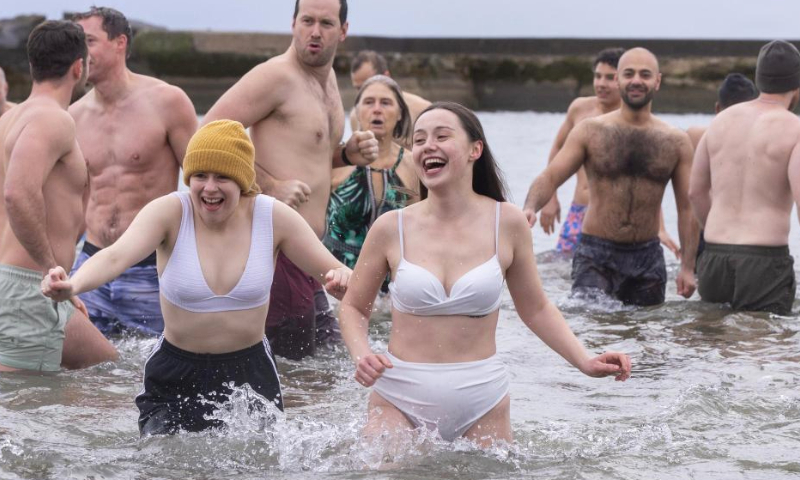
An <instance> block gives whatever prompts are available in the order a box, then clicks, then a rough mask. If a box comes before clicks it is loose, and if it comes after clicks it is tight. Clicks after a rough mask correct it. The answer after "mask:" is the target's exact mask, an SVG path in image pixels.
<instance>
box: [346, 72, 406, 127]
mask: <svg viewBox="0 0 800 480" xmlns="http://www.w3.org/2000/svg"><path fill="white" fill-rule="evenodd" d="M374 83H381V84H383V85H386V86H387V87H389V90H391V91H392V93H393V94H394V100H395V101H396V102H397V106H398V107H400V118H399V119H398V120H397V125H395V126H394V130H393V131H392V136H393V137H394V138H396V139H398V140H400V141H401V142H405V141H406V140H407V139H408V135H409V134H410V132H411V113H410V112H409V110H408V104H407V103H406V101H405V99H404V98H403V92H402V90H400V85H398V84H397V82H395V81H394V80H392V78H391V77H387V76H386V75H374V76H372V77H370V78H368V79H367V81H366V82H364V84H363V85H361V88H360V89H359V90H358V95H356V102H355V105H356V107H358V103H359V102H360V101H361V96H362V95H363V94H364V91H365V90H366V89H367V87H369V86H370V85H372V84H374Z"/></svg>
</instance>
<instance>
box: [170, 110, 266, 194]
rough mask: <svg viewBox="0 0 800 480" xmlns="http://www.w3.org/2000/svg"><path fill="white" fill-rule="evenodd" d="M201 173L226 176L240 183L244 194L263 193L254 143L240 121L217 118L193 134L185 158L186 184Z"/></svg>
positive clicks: (184, 175)
mask: <svg viewBox="0 0 800 480" xmlns="http://www.w3.org/2000/svg"><path fill="white" fill-rule="evenodd" d="M199 172H206V173H216V174H219V175H225V176H226V177H228V178H230V179H231V180H233V181H235V182H236V184H237V185H239V188H240V189H241V190H242V194H243V195H246V196H252V195H255V194H257V193H261V189H260V188H259V187H258V184H256V170H255V149H254V148H253V142H252V141H250V137H249V136H248V135H247V132H246V131H245V129H244V127H243V126H242V124H241V123H239V122H235V121H233V120H216V121H214V122H211V123H209V124H208V125H206V126H204V127H203V128H201V129H200V130H198V131H197V133H195V134H194V136H192V139H191V140H189V145H187V147H186V157H184V159H183V181H184V183H186V185H189V178H190V177H191V176H192V175H194V174H195V173H199Z"/></svg>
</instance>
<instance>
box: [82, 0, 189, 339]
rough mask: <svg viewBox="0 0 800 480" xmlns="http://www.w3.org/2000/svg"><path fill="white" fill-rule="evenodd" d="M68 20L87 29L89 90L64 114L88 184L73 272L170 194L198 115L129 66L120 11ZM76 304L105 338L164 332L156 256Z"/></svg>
mask: <svg viewBox="0 0 800 480" xmlns="http://www.w3.org/2000/svg"><path fill="white" fill-rule="evenodd" d="M74 18H76V21H77V22H78V23H79V24H80V25H81V26H83V28H84V30H85V31H86V41H87V45H88V48H89V57H90V60H89V83H91V84H92V86H93V88H92V90H90V91H89V92H88V93H87V94H86V95H84V96H83V98H81V99H80V100H78V101H77V102H75V103H74V104H73V105H72V106H71V107H70V109H69V112H70V113H71V114H72V116H73V117H74V118H75V124H76V126H77V136H78V143H79V144H80V146H81V150H82V151H83V154H84V155H85V157H86V165H87V166H88V167H89V185H90V187H91V188H90V195H89V202H88V205H87V210H86V240H85V242H84V244H83V250H82V251H81V253H80V255H79V256H78V259H77V260H76V262H75V265H74V267H73V269H77V268H78V267H80V266H81V265H82V264H83V262H85V261H86V260H87V259H88V258H89V257H91V256H92V255H94V254H95V253H97V252H98V251H100V250H101V249H103V248H105V247H107V246H109V245H111V244H112V243H114V242H115V241H116V240H117V239H118V238H119V237H120V236H121V235H122V234H123V233H124V232H125V230H126V229H127V228H128V226H129V225H130V223H131V222H132V221H133V218H134V217H135V216H136V214H137V213H139V210H141V209H142V207H144V206H145V205H147V203H149V202H150V201H151V200H153V199H155V198H158V197H160V196H162V195H166V194H168V193H170V192H173V191H175V189H176V188H177V185H178V171H179V169H180V166H181V163H182V162H183V155H184V153H185V151H186V145H187V143H188V142H189V138H191V136H192V134H193V133H194V131H195V130H196V129H197V115H196V113H195V110H194V106H193V105H192V102H191V101H190V100H189V97H187V96H186V94H185V93H183V91H182V90H181V89H179V88H177V87H174V86H172V85H169V84H167V83H165V82H163V81H161V80H158V79H155V78H152V77H147V76H144V75H139V74H136V73H133V72H131V71H130V70H129V69H128V67H127V65H126V61H125V59H126V58H127V56H128V53H129V52H130V44H131V28H130V25H129V24H128V21H127V19H126V18H125V16H124V15H123V14H122V13H121V12H119V11H117V10H114V9H112V8H106V7H92V9H91V10H89V11H88V12H85V13H81V14H78V15H76V16H75V17H74ZM81 299H82V300H83V301H84V302H85V303H86V307H87V308H88V310H89V314H90V316H91V318H92V321H93V322H94V323H95V325H97V327H98V328H100V330H101V331H103V333H105V334H107V335H109V334H116V333H121V332H124V331H136V332H141V333H145V334H150V335H159V334H161V332H162V331H163V329H164V320H163V317H162V316H161V305H160V298H159V290H158V272H157V271H156V258H155V252H153V254H152V255H150V256H149V257H147V258H145V259H143V260H142V261H141V262H139V263H138V264H136V265H134V266H133V267H131V268H130V269H128V270H127V271H126V272H125V273H123V274H122V275H121V276H120V277H118V278H117V279H115V280H114V281H112V282H111V283H107V284H105V285H102V286H101V287H100V288H98V289H96V290H93V291H91V292H87V293H84V294H81Z"/></svg>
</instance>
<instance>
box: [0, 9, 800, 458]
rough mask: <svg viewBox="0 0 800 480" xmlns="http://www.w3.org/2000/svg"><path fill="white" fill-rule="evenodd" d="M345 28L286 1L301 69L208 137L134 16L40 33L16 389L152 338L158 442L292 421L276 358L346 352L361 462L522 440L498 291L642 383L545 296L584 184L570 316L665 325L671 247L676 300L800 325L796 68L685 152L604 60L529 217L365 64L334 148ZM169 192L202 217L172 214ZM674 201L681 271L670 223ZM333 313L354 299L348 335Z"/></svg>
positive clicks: (12, 297) (151, 419)
mask: <svg viewBox="0 0 800 480" xmlns="http://www.w3.org/2000/svg"><path fill="white" fill-rule="evenodd" d="M347 29H348V23H347V2H346V0H296V3H295V12H294V18H293V20H292V43H291V45H290V47H289V48H288V50H287V51H286V52H285V53H284V54H282V55H279V56H276V57H274V58H272V59H270V60H268V61H266V62H264V63H262V64H260V65H258V66H256V67H255V68H253V69H252V70H251V71H250V72H249V73H247V74H246V75H244V76H243V77H242V78H241V79H240V80H239V81H238V82H237V83H236V84H235V85H234V86H233V87H231V88H230V90H228V91H227V92H226V93H225V94H224V95H223V96H222V97H221V98H220V99H219V100H218V101H217V102H216V103H215V104H214V106H213V107H212V108H211V110H210V111H209V112H208V113H207V114H206V116H205V117H204V119H203V124H202V126H200V127H199V128H198V125H197V116H196V113H195V110H194V108H193V106H192V104H191V102H190V100H189V99H188V97H187V96H186V95H185V94H184V93H183V92H182V91H181V90H180V89H178V88H176V87H174V86H170V85H168V84H167V83H165V82H163V81H161V80H157V79H154V78H151V77H147V76H144V75H139V74H136V73H133V72H132V71H130V70H129V69H128V68H127V66H126V58H127V56H128V52H129V51H130V45H131V38H132V33H131V29H130V26H129V24H128V22H127V20H126V19H125V17H124V15H123V14H122V13H120V12H118V11H116V10H114V9H110V8H97V7H93V8H92V9H91V10H90V11H88V12H86V13H82V14H78V15H75V16H74V18H73V19H72V21H47V22H44V23H43V24H41V25H39V26H37V27H36V28H35V29H34V30H33V32H32V33H31V34H30V37H29V40H28V46H27V48H28V56H29V61H30V67H31V74H32V78H33V86H32V89H31V94H30V96H29V97H28V99H26V100H25V101H24V102H22V103H20V104H19V105H16V106H11V105H8V104H6V102H5V92H6V91H7V86H6V84H5V82H4V81H3V82H2V84H1V85H0V87H2V88H0V92H2V93H3V104H2V107H3V110H2V111H3V114H2V116H0V139H2V141H3V144H4V145H5V148H4V149H3V150H2V151H0V159H2V165H3V168H2V170H0V191H2V194H3V196H2V201H0V371H14V370H26V371H43V372H46V371H57V370H59V369H60V368H81V367H86V366H90V365H95V364H97V363H100V362H104V361H114V360H116V359H117V356H118V354H117V352H116V350H115V348H114V346H113V344H112V343H110V342H109V340H108V339H107V337H108V336H112V337H113V335H115V334H119V333H124V332H130V331H133V332H138V333H140V334H146V335H157V336H158V341H157V343H156V346H155V348H154V349H153V351H152V353H151V354H150V356H149V357H148V359H147V361H146V363H145V365H144V380H143V383H144V388H143V390H142V392H141V393H140V394H139V395H138V396H137V397H136V405H137V407H138V408H139V411H140V416H139V429H140V432H141V433H142V434H143V435H150V434H170V433H176V432H179V431H201V430H205V429H208V428H210V427H214V426H216V425H218V421H216V420H213V419H210V418H211V417H210V415H209V414H210V413H212V412H213V408H214V407H213V405H214V404H213V403H211V402H208V401H206V400H212V401H215V402H220V401H223V400H224V398H225V396H226V395H227V394H229V393H230V391H231V390H230V385H243V384H249V385H250V386H251V387H252V388H253V389H254V390H255V391H256V392H258V393H259V394H260V395H262V396H263V397H264V398H266V399H268V400H269V401H271V402H273V403H274V404H275V405H276V407H277V408H279V409H281V410H283V407H284V404H283V401H284V399H283V396H282V392H281V384H280V379H279V374H278V369H277V366H276V359H275V358H276V356H283V357H287V358H293V359H300V358H303V357H305V356H308V355H314V353H315V351H316V349H317V348H318V347H320V346H323V345H328V344H338V343H341V342H344V344H345V345H346V347H347V349H348V350H349V352H350V355H351V356H352V359H353V362H354V364H355V371H356V373H355V380H356V381H357V382H358V383H360V384H361V385H363V386H365V387H372V393H371V395H370V397H369V405H368V408H367V411H368V420H367V424H366V427H365V429H364V435H365V437H368V438H375V439H379V438H383V436H384V434H385V432H387V431H388V432H395V433H399V432H404V431H408V430H410V429H411V428H414V427H419V428H428V429H432V430H436V431H437V432H438V434H439V435H440V436H441V437H442V438H443V439H445V440H452V439H455V438H459V437H466V438H469V439H471V440H473V441H475V442H478V443H479V444H482V445H488V444H491V443H492V442H495V441H498V440H506V441H510V440H511V439H512V432H511V422H510V397H509V381H508V375H507V372H506V368H505V366H504V365H503V363H502V362H501V361H500V360H499V359H498V357H497V355H496V343H495V331H496V329H497V323H498V318H499V307H500V301H501V295H502V292H503V290H504V289H505V288H508V290H509V292H510V294H511V298H512V299H513V301H514V306H515V307H516V312H517V314H518V317H519V318H520V319H521V320H522V321H523V322H524V323H525V325H526V326H527V327H528V328H529V329H530V330H531V331H532V332H534V333H535V334H536V335H537V336H539V337H540V338H541V339H542V340H543V341H544V342H545V343H546V344H547V345H548V346H549V347H550V348H552V349H553V350H554V351H555V352H556V353H558V354H559V355H561V356H562V357H563V358H565V359H566V360H567V361H568V362H569V363H570V364H572V365H573V366H574V367H576V368H578V369H579V370H580V371H581V372H583V373H585V374H586V375H589V376H593V377H603V376H614V377H615V378H616V379H617V380H621V381H622V380H625V379H627V378H628V377H629V375H630V372H631V362H630V359H629V358H628V356H627V355H625V354H623V353H619V352H606V353H603V354H601V355H598V356H591V355H589V354H588V353H587V352H586V350H585V349H584V347H583V345H582V344H581V342H580V341H579V340H578V339H577V338H576V337H575V335H574V334H573V333H572V331H571V330H570V328H569V326H568V325H567V323H566V322H565V321H564V318H563V316H562V315H561V313H560V312H559V310H558V309H557V308H556V307H555V306H554V305H553V303H551V302H550V301H549V300H548V298H547V297H546V296H545V294H544V291H543V288H542V284H541V280H540V278H539V274H538V272H537V267H536V259H535V256H534V251H533V244H532V239H531V230H530V227H532V226H533V225H534V223H535V222H536V220H537V213H540V222H541V224H542V227H543V228H544V230H545V231H546V232H548V233H550V232H553V231H554V228H555V222H556V221H557V220H559V219H560V218H559V217H560V206H559V205H558V200H557V197H556V195H555V194H556V189H557V188H558V186H560V185H561V184H563V183H564V182H565V181H566V180H567V179H568V178H569V177H570V176H571V175H573V174H577V175H578V187H577V188H576V193H575V198H574V201H573V204H572V206H571V207H570V210H569V213H568V215H567V217H566V219H565V221H564V225H563V230H562V233H561V238H560V240H559V247H558V248H559V250H561V251H564V252H572V253H573V255H574V256H573V263H572V279H573V291H574V292H575V293H576V294H578V295H586V296H594V295H609V296H612V297H614V298H617V299H619V300H620V301H622V302H624V303H626V304H633V305H642V306H645V305H658V304H660V303H663V302H664V299H665V288H666V281H667V273H666V268H665V260H664V254H663V250H662V248H661V246H660V243H663V244H664V245H665V246H666V247H667V248H669V249H671V250H672V251H673V252H675V254H676V255H678V256H679V258H680V271H679V272H678V275H677V291H678V293H679V294H680V295H683V296H684V297H686V298H689V297H691V296H692V294H693V292H694V290H695V288H696V286H699V291H700V295H701V297H702V298H703V299H704V300H707V301H711V302H720V303H729V304H730V305H731V306H732V307H733V308H735V309H745V310H766V311H770V312H774V313H779V314H787V313H789V312H790V311H791V306H792V302H793V300H794V295H795V280H794V271H793V267H792V265H793V260H792V257H791V256H790V255H789V252H788V247H787V245H788V233H789V225H790V218H789V217H790V215H791V209H792V205H793V204H794V203H797V201H798V200H800V185H798V183H797V182H798V181H799V180H800V119H798V118H797V117H796V116H795V115H794V114H793V113H792V112H791V110H792V108H794V106H795V105H796V104H797V102H798V99H799V98H800V53H798V51H797V49H795V48H794V47H793V46H792V45H791V44H789V43H786V42H782V41H775V42H771V43H769V44H768V45H766V46H764V48H763V49H762V50H761V52H760V54H759V57H758V66H757V71H756V85H757V87H758V90H760V93H758V92H757V91H756V89H755V88H754V87H753V85H752V83H751V82H750V81H749V80H747V79H746V78H745V77H743V76H742V75H731V76H729V77H728V78H726V80H725V82H724V83H723V85H722V87H721V88H720V90H719V93H720V95H719V97H720V100H719V103H718V105H717V110H718V112H719V114H718V116H717V117H716V118H715V119H714V121H713V122H712V123H711V125H710V126H708V128H707V129H706V130H705V131H703V130H702V129H691V130H690V133H689V134H687V133H686V132H684V131H682V130H679V129H677V128H674V127H672V126H670V125H668V124H666V123H665V122H663V121H661V120H660V119H658V118H657V117H656V116H655V115H653V114H652V113H651V105H652V101H653V98H654V96H655V94H656V92H657V91H658V90H659V87H660V84H661V74H660V72H659V65H658V61H657V59H656V57H655V55H653V54H652V53H651V52H649V51H647V50H645V49H643V48H633V49H630V50H628V51H622V50H620V49H609V50H604V51H603V52H601V53H600V55H599V56H598V57H597V60H596V61H595V62H594V65H593V68H594V79H595V80H594V87H595V93H596V95H595V96H592V97H587V98H579V99H577V100H575V101H574V102H573V103H572V105H570V107H569V110H568V113H567V118H566V120H565V122H564V124H563V126H562V127H561V129H560V130H559V132H558V136H557V138H556V140H555V143H554V145H553V148H552V151H551V155H550V158H549V161H548V166H547V168H546V169H545V170H544V171H543V172H542V173H540V174H539V175H538V176H537V177H536V179H535V181H534V182H533V184H532V185H531V188H530V190H529V192H528V196H527V198H526V201H525V205H524V208H523V209H520V208H518V207H516V206H514V205H512V204H510V203H509V202H508V201H507V193H506V187H505V184H504V182H503V179H502V174H501V172H500V170H499V168H498V165H497V162H496V161H495V158H494V156H493V155H492V151H491V149H490V146H489V143H488V141H487V138H486V136H485V134H484V131H483V128H482V126H481V123H480V121H479V120H478V118H477V117H476V115H475V114H474V113H473V112H472V111H470V110H469V109H467V108H465V107H463V106H461V105H459V104H455V103H451V102H436V103H432V104H431V103H430V102H428V101H427V100H424V99H422V98H421V97H418V96H416V95H412V94H410V93H408V92H403V91H402V89H401V88H400V86H399V85H398V84H397V82H396V81H394V80H393V79H392V78H391V77H390V74H389V68H388V65H387V64H386V61H385V60H384V59H383V57H381V56H380V55H379V54H377V53H375V52H362V53H360V54H359V55H358V56H357V57H356V59H355V61H354V62H353V65H352V66H353V69H352V80H353V84H354V85H355V86H356V87H357V88H358V95H357V97H356V101H355V106H354V108H353V110H352V114H351V116H350V121H351V123H352V126H353V129H352V130H353V134H352V136H351V137H350V138H349V139H347V141H344V142H343V141H342V137H343V132H344V124H345V110H344V107H343V105H342V101H341V98H340V95H339V90H338V86H337V80H336V75H335V74H334V72H333V68H332V66H333V60H334V56H335V53H336V49H337V46H338V44H339V43H341V42H342V41H343V40H344V39H345V37H346V35H347ZM0 79H2V77H0ZM3 80H4V79H3ZM87 81H88V83H90V84H91V86H92V88H91V90H89V91H88V93H86V94H85V95H84V96H83V97H82V98H80V99H79V100H77V101H75V102H74V103H71V99H72V96H73V92H74V91H75V90H79V89H81V88H82V87H83V85H84V84H85V83H86V82H87ZM248 130H249V132H248ZM181 168H182V171H183V175H182V181H183V182H184V183H185V184H186V185H187V186H188V191H184V192H175V189H176V185H177V184H178V180H179V178H178V177H179V172H180V169H181ZM670 180H671V181H672V185H673V189H674V191H675V199H676V203H677V209H678V230H679V237H680V238H679V240H680V246H678V244H676V243H675V241H674V240H673V239H671V238H669V235H667V234H666V233H665V229H664V221H663V215H662V214H661V202H662V197H663V194H664V190H665V188H666V185H667V183H668V182H669V181H670ZM590 199H591V200H590ZM700 227H703V228H704V237H705V251H704V253H703V254H702V255H701V256H700V260H699V263H698V264H697V265H695V259H696V256H697V250H698V244H699V243H700V233H699V230H700ZM79 240H82V248H81V250H80V252H79V254H78V255H77V258H75V257H76V242H78V241H79ZM456 246H457V248H454V247H456ZM326 247H327V248H326ZM695 270H696V271H697V278H699V281H698V280H696V276H695ZM381 291H384V292H388V295H389V296H390V302H391V311H392V320H391V321H392V327H391V333H390V336H389V343H388V351H385V352H376V351H373V349H372V344H371V343H370V342H369V340H368V325H369V321H370V317H371V315H372V312H373V306H374V302H375V299H376V298H377V296H378V295H380V292H381ZM326 292H327V293H326ZM328 295H332V296H334V297H336V298H339V299H340V300H341V305H340V310H339V319H338V320H337V318H336V317H335V316H334V314H333V312H332V310H331V307H330V306H329V304H328ZM340 325H341V327H340Z"/></svg>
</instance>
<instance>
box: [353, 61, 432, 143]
mask: <svg viewBox="0 0 800 480" xmlns="http://www.w3.org/2000/svg"><path fill="white" fill-rule="evenodd" d="M375 75H386V76H387V77H391V76H392V75H391V74H390V73H389V63H388V62H386V59H385V58H384V57H383V55H381V54H380V53H378V52H376V51H374V50H362V51H360V52H358V53H357V54H356V56H355V57H354V58H353V62H352V63H351V64H350V81H351V82H352V83H353V88H355V89H356V90H361V86H362V85H364V82H366V81H367V79H369V78H372V77H374V76H375ZM402 93H403V100H405V102H406V105H408V112H409V114H410V116H411V126H414V122H416V121H417V117H418V116H419V114H420V113H422V111H423V110H425V109H426V108H428V107H429V106H430V104H431V102H429V101H428V100H425V99H424V98H422V97H420V96H419V95H415V94H413V93H410V92H406V91H405V90H404V91H403V92H402ZM350 127H351V128H352V129H353V131H354V132H355V131H357V130H361V129H362V128H361V126H360V125H359V124H358V118H357V117H356V109H355V108H353V109H352V110H350ZM412 130H413V129H412ZM402 145H403V147H405V148H406V149H407V150H408V151H411V147H413V145H412V144H411V138H410V137H409V138H407V139H406V140H405V142H403V144H402Z"/></svg>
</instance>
